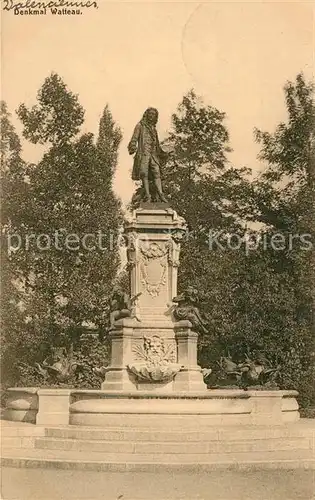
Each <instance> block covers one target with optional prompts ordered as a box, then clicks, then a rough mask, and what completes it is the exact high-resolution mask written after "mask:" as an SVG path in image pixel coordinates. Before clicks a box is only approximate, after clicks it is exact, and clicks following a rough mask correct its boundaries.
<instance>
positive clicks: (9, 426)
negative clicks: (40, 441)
mask: <svg viewBox="0 0 315 500" xmlns="http://www.w3.org/2000/svg"><path fill="white" fill-rule="evenodd" d="M44 435H45V427H43V426H40V425H34V424H28V423H26V422H10V421H8V420H2V421H1V438H2V439H3V438H4V437H9V436H21V437H22V436H44Z"/></svg>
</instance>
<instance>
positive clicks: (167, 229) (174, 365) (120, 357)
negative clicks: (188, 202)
mask: <svg viewBox="0 0 315 500" xmlns="http://www.w3.org/2000/svg"><path fill="white" fill-rule="evenodd" d="M146 205H147V204H145V206H143V207H141V208H139V209H137V210H135V211H134V212H133V215H132V219H131V220H130V221H128V223H126V225H125V230H124V236H125V240H126V247H127V258H128V269H129V277H130V291H131V293H130V296H131V297H135V300H134V302H133V304H132V308H131V309H132V310H131V311H130V315H129V317H128V318H121V319H118V320H117V321H115V322H114V323H113V325H112V328H111V330H110V338H111V345H112V349H111V364H110V366H109V367H107V373H106V377H105V381H104V383H103V384H102V389H103V390H108V391H117V390H118V391H126V390H156V391H158V390H162V391H164V392H165V391H166V392H169V391H173V390H174V391H179V390H180V391H185V390H188V391H189V390H194V391H204V390H206V385H205V383H204V382H203V377H202V373H201V369H200V367H199V366H198V365H197V334H196V333H195V332H192V331H191V328H192V325H191V323H190V322H189V321H179V322H178V321H176V319H174V316H173V314H172V309H173V306H174V305H173V302H172V301H173V298H174V297H175V296H176V295H177V271H178V267H179V254H180V244H181V240H182V239H183V236H184V234H185V232H186V223H185V221H184V219H183V218H182V217H179V216H178V215H177V213H176V212H175V211H174V210H173V209H172V208H170V207H169V206H168V205H167V204H165V208H163V205H164V204H161V203H159V204H154V203H151V204H148V205H149V206H146Z"/></svg>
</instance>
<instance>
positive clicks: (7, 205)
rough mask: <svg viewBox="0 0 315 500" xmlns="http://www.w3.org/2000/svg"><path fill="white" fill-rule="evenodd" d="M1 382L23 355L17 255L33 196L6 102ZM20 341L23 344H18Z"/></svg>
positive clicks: (21, 291)
mask: <svg viewBox="0 0 315 500" xmlns="http://www.w3.org/2000/svg"><path fill="white" fill-rule="evenodd" d="M0 113H1V114H0V119H1V191H2V192H1V194H2V206H1V232H2V243H3V244H2V245H1V263H2V268H1V270H2V280H1V292H2V293H1V312H2V314H1V334H2V342H1V375H2V376H1V379H2V383H3V382H4V381H7V382H8V383H10V382H11V381H13V380H14V378H15V360H16V357H17V356H19V354H20V355H21V349H20V347H21V344H20V343H19V342H20V341H21V342H22V341H23V339H22V338H21V336H22V335H23V333H25V331H26V330H27V325H26V315H25V310H24V303H25V294H24V286H23V285H24V275H23V259H24V255H23V253H22V252H19V251H16V250H17V248H18V245H19V244H20V242H21V241H22V239H23V235H24V234H25V231H26V225H25V213H26V210H27V201H28V196H29V184H28V183H27V173H28V168H27V165H26V164H25V162H24V161H23V160H22V158H21V142H20V139H19V137H18V135H17V133H16V131H15V129H14V127H13V125H12V124H11V121H10V114H9V112H8V109H7V105H6V103H5V102H3V101H2V102H1V110H0ZM18 339H20V340H18Z"/></svg>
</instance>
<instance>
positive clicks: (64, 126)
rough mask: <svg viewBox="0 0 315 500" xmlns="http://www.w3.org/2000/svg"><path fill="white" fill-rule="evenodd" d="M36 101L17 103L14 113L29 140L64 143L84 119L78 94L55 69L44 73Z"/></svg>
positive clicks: (75, 132)
mask: <svg viewBox="0 0 315 500" xmlns="http://www.w3.org/2000/svg"><path fill="white" fill-rule="evenodd" d="M37 100H38V104H36V105H35V106H33V107H32V108H31V109H28V108H27V107H26V106H25V104H21V105H20V106H19V108H18V111H17V114H18V117H19V118H20V120H21V121H22V123H23V125H24V131H23V135H24V137H25V138H26V139H28V140H30V141H31V142H32V143H33V144H37V143H39V144H47V143H50V144H52V145H54V146H57V145H62V144H67V143H68V142H69V141H71V140H72V139H73V137H75V136H76V135H77V133H78V132H79V130H80V127H81V125H82V124H83V121H84V110H83V108H82V106H81V105H80V103H79V101H78V98H77V96H76V95H75V94H73V93H72V92H71V91H70V90H68V88H67V86H66V84H65V83H64V82H63V80H62V79H61V77H60V76H58V75H57V74H56V73H51V75H50V76H49V77H47V78H46V79H45V81H44V83H43V85H42V87H41V88H40V90H39V91H38V94H37Z"/></svg>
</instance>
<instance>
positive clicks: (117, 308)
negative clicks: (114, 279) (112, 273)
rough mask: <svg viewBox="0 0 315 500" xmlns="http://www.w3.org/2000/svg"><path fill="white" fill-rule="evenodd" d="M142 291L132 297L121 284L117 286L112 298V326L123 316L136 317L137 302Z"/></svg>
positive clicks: (110, 318) (110, 319)
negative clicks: (135, 306)
mask: <svg viewBox="0 0 315 500" xmlns="http://www.w3.org/2000/svg"><path fill="white" fill-rule="evenodd" d="M140 295H141V292H140V293H138V294H137V295H135V296H134V297H130V296H129V294H128V293H125V292H124V291H123V290H122V288H121V287H120V286H115V287H114V290H113V293H112V296H111V299H110V317H109V322H110V328H114V326H115V321H117V320H118V319H121V318H135V317H136V315H135V308H134V305H135V302H136V300H137V298H138V297H139V296H140Z"/></svg>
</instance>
